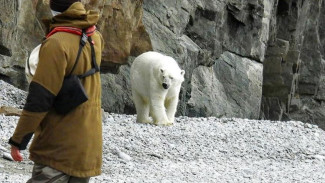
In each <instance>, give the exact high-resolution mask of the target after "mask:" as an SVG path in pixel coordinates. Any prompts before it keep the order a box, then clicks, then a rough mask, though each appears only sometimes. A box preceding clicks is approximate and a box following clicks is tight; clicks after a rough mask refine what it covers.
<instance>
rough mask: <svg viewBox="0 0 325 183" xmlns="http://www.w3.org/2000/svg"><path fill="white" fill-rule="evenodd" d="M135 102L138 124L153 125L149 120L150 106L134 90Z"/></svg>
mask: <svg viewBox="0 0 325 183" xmlns="http://www.w3.org/2000/svg"><path fill="white" fill-rule="evenodd" d="M132 96H133V102H134V105H135V109H136V111H137V122H138V123H151V122H152V121H151V119H150V118H149V104H148V101H145V100H144V99H143V98H142V97H141V95H139V94H138V93H137V92H136V91H134V90H132Z"/></svg>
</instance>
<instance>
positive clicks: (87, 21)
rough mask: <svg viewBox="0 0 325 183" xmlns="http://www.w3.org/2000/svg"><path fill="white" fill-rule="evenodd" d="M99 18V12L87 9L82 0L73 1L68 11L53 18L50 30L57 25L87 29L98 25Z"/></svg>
mask: <svg viewBox="0 0 325 183" xmlns="http://www.w3.org/2000/svg"><path fill="white" fill-rule="evenodd" d="M98 19H99V13H98V12H97V11H94V10H90V11H86V9H85V7H84V5H83V4H82V3H81V2H75V3H73V4H72V5H71V6H70V7H69V8H68V9H67V10H66V11H64V12H62V13H61V14H59V15H56V16H54V17H53V18H52V20H51V23H50V26H49V28H50V30H52V29H53V28H55V27H66V26H67V27H76V28H79V29H85V28H88V27H90V26H92V25H96V23H97V22H98Z"/></svg>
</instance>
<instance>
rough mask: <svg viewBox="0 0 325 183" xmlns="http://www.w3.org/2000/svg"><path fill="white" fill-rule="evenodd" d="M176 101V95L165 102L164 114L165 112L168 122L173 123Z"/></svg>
mask: <svg viewBox="0 0 325 183" xmlns="http://www.w3.org/2000/svg"><path fill="white" fill-rule="evenodd" d="M177 103H178V97H173V98H169V99H168V100H166V102H165V106H166V114H167V117H168V120H169V122H170V124H173V123H174V120H175V113H176V110H177Z"/></svg>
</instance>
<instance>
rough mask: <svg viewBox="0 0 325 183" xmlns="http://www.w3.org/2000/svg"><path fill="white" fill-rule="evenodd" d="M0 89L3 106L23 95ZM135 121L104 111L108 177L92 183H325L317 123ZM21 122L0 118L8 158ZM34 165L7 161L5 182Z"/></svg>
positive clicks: (1, 165)
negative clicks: (11, 140)
mask: <svg viewBox="0 0 325 183" xmlns="http://www.w3.org/2000/svg"><path fill="white" fill-rule="evenodd" d="M0 84H1V87H0V92H1V95H0V96H1V97H3V96H8V97H6V101H5V102H4V101H0V104H3V103H7V104H12V103H15V102H16V99H17V98H18V97H16V95H14V94H17V95H19V96H23V95H24V94H21V93H20V92H21V91H20V90H14V93H13V94H6V92H9V93H10V92H11V93H12V90H11V89H9V88H10V87H11V86H9V85H7V84H4V83H3V82H1V81H0ZM3 85H4V86H3ZM18 93H19V94H18ZM17 102H18V101H17ZM12 105H14V106H15V105H17V106H19V105H21V103H18V104H17V103H16V104H12ZM135 119H136V118H135V116H134V115H120V114H110V113H105V114H104V118H103V132H104V134H103V135H104V150H103V157H104V158H103V174H102V175H101V176H98V177H94V178H92V179H91V182H164V183H169V182H241V183H242V182H250V183H251V182H256V183H259V182H285V183H287V182H299V183H300V182H306V183H307V182H308V183H309V182H313V183H314V182H315V183H321V182H325V132H324V131H323V130H321V129H320V128H318V127H317V126H315V125H310V124H305V123H302V122H299V121H288V122H280V121H257V120H248V119H237V118H229V119H225V118H221V119H220V118H214V117H210V118H189V117H185V116H181V117H177V118H176V123H175V124H174V125H173V126H169V127H159V126H153V125H148V124H138V123H136V122H135ZM17 121H18V117H8V116H0V153H1V154H2V155H3V153H4V152H9V151H8V150H9V146H8V145H7V140H8V138H9V137H10V135H11V134H12V133H13V130H14V128H15V125H16V123H17ZM23 156H24V157H25V159H27V157H28V152H27V151H24V152H23ZM31 168H32V162H31V161H28V160H25V161H24V162H22V163H15V162H12V161H9V160H6V159H4V158H0V180H2V181H1V182H26V180H28V178H29V176H30V172H31Z"/></svg>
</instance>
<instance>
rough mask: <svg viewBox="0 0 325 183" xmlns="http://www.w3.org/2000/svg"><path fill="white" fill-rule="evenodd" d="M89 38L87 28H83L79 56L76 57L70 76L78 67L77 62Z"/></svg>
mask: <svg viewBox="0 0 325 183" xmlns="http://www.w3.org/2000/svg"><path fill="white" fill-rule="evenodd" d="M87 39H88V36H87V34H86V32H85V30H82V36H81V38H80V44H79V50H78V54H77V58H76V61H75V62H74V65H73V67H72V69H71V71H70V73H69V75H68V76H70V75H71V74H72V72H73V71H74V69H75V68H76V66H77V64H78V62H79V58H80V54H81V51H82V48H83V47H84V46H85V44H86V42H87ZM91 54H92V53H91Z"/></svg>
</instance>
